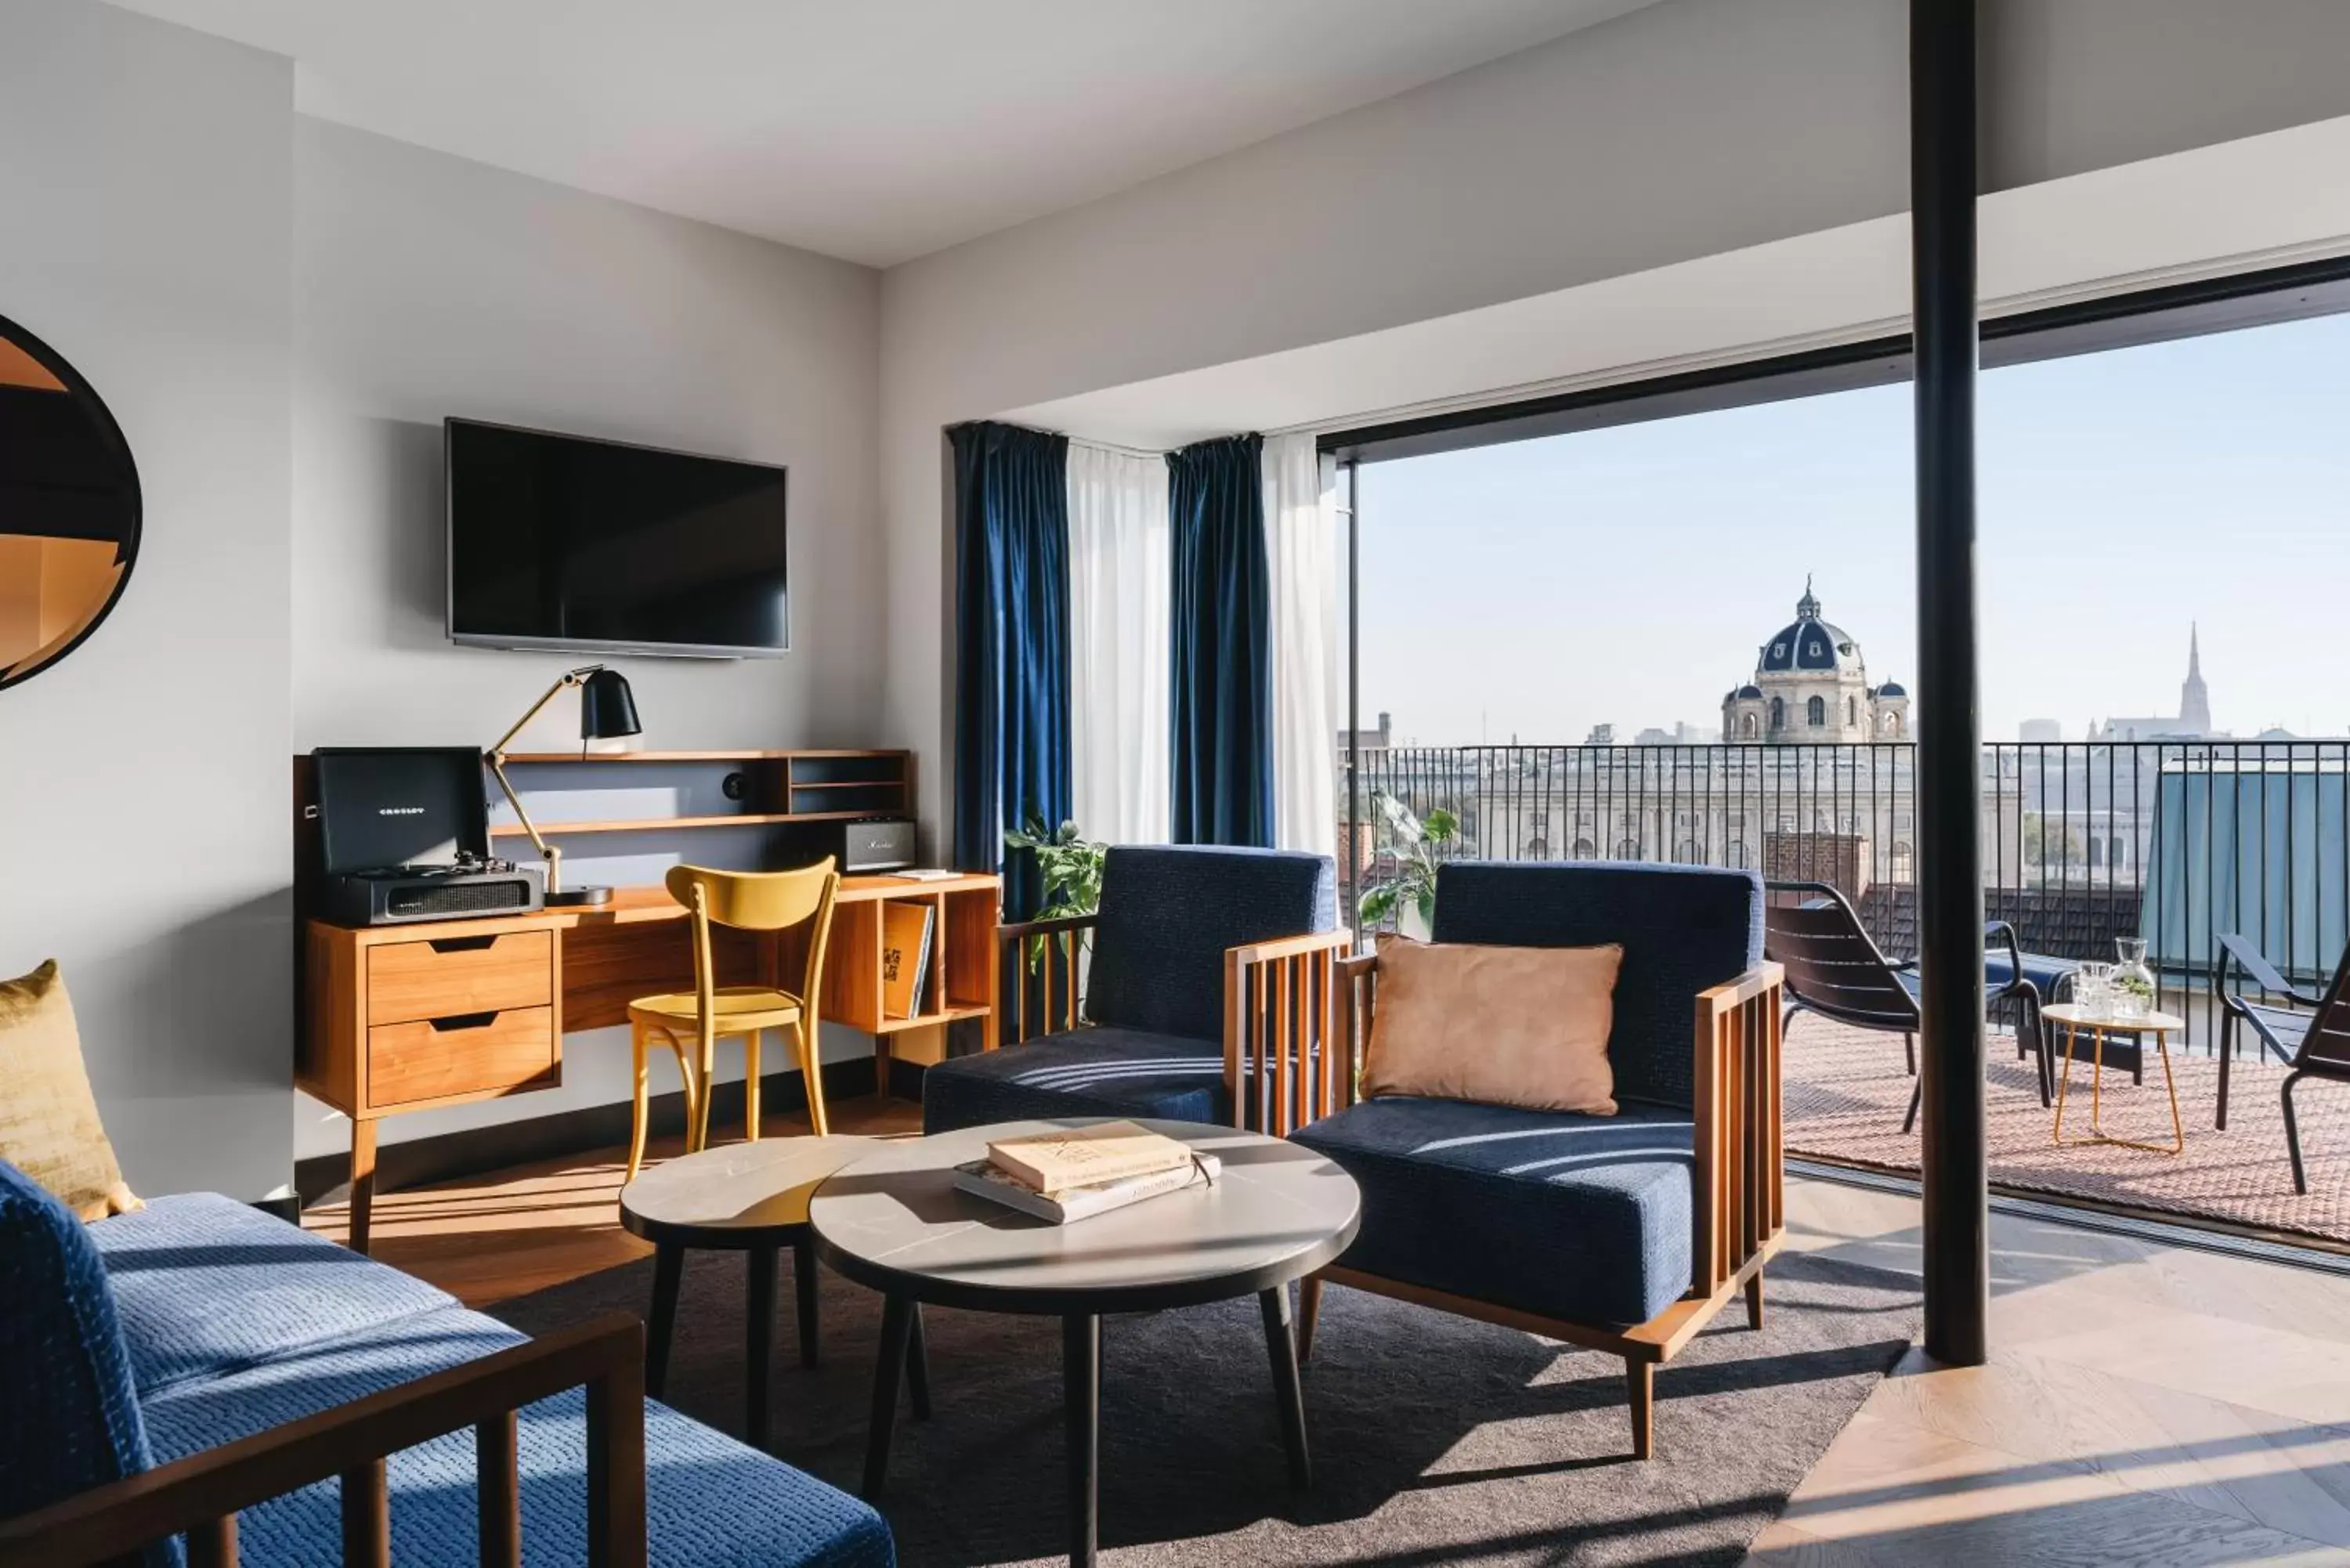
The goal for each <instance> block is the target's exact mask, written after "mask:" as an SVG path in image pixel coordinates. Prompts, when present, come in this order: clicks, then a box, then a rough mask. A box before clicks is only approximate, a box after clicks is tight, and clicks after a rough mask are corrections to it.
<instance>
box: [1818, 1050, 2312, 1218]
mask: <svg viewBox="0 0 2350 1568" xmlns="http://www.w3.org/2000/svg"><path fill="white" fill-rule="evenodd" d="M2087 1048H2088V1043H2087V1042H2086V1041H2085V1040H2084V1041H2083V1042H2082V1049H2083V1050H2084V1051H2085V1050H2086V1049H2087ZM2171 1062H2172V1065H2173V1066H2174V1067H2175V1068H2176V1069H2177V1071H2178V1114H2179V1117H2180V1120H2181V1121H2182V1123H2183V1124H2184V1125H2185V1127H2186V1129H2187V1147H2186V1150H2185V1152H2184V1153H2181V1154H2178V1155H2167V1154H2152V1153H2148V1152H2147V1151H2146V1150H2143V1149H2135V1148H2119V1147H2114V1146H2112V1145H2102V1146H2090V1147H2069V1148H2062V1149H2060V1148H2058V1147H2055V1145H2054V1137H2053V1135H2054V1126H2055V1122H2054V1116H2055V1113H2054V1111H2052V1110H2047V1109H2043V1107H2042V1106H2041V1104H2040V1090H2039V1085H2038V1081H2037V1079H2036V1077H2035V1075H2034V1067H2033V1063H2032V1062H2030V1061H2029V1060H2026V1061H2022V1062H2019V1061H2017V1060H2016V1059H2015V1045H2014V1041H2013V1038H2012V1036H2010V1035H2006V1034H1993V1035H1992V1036H1991V1064H1990V1068H1989V1071H1988V1074H1987V1082H1988V1085H1989V1089H1990V1093H1989V1096H1988V1106H1987V1108H1988V1121H1989V1125H1990V1144H1991V1180H1992V1181H1993V1182H1994V1183H1996V1184H1999V1185H2002V1186H2005V1187H2009V1188H2014V1189H2020V1190H2025V1191H2032V1192H2045V1193H2051V1194H2054V1195H2055V1196H2058V1197H2065V1198H2081V1199H2092V1200H2095V1201H2096V1202H2100V1203H2106V1204H2113V1205H2117V1206H2120V1207H2124V1208H2128V1209H2137V1210H2148V1211H2151V1212H2155V1213H2159V1214H2166V1215H2178V1216H2181V1217H2185V1218H2192V1219H2201V1220H2220V1221H2222V1222H2224V1223H2227V1224H2230V1225H2235V1226H2241V1227H2248V1228H2251V1229H2253V1230H2257V1231H2278V1232H2283V1233H2287V1234H2294V1235H2301V1236H2312V1237H2317V1238H2320V1239H2323V1240H2325V1241H2335V1242H2344V1243H2350V1087H2345V1085H2340V1084H2334V1083H2327V1082H2324V1081H2322V1080H2318V1079H2304V1080H2303V1082H2302V1085H2301V1086H2300V1087H2299V1088H2298V1089H2296V1090H2295V1091H2294V1093H2293V1106H2294V1108H2295V1110H2296V1112H2297V1113H2298V1115H2299V1116H2300V1120H2301V1152H2302V1158H2303V1160H2305V1161H2306V1162H2307V1165H2308V1169H2309V1193H2308V1196H2306V1197H2302V1196H2299V1195H2297V1194H2295V1193H2294V1191H2293V1168H2292V1166H2291V1165H2290V1164H2289V1163H2288V1162H2287V1161H2286V1158H2285V1143H2284V1115H2283V1112H2282V1109H2281V1107H2280V1106H2279V1104H2278V1100H2277V1089H2278V1086H2279V1085H2282V1083H2283V1082H2284V1074H2283V1071H2282V1069H2280V1068H2279V1067H2277V1066H2276V1065H2275V1064H2273V1063H2270V1064H2266V1065H2262V1064H2256V1063H2254V1062H2253V1061H2252V1059H2251V1056H2250V1055H2249V1054H2247V1055H2244V1056H2240V1057H2239V1058H2237V1060H2236V1063H2235V1066H2234V1068H2233V1070H2232V1072H2231V1075H2230V1083H2229V1088H2228V1130H2227V1131H2225V1132H2220V1131H2219V1130H2217V1129H2216V1128H2214V1127H2212V1125H2211V1122H2212V1116H2213V1112H2214V1111H2215V1109H2216V1108H2217V1106H2218V1105H2219V1092H2220V1063H2219V1060H2218V1058H2216V1057H2211V1056H2204V1055H2200V1054H2178V1053H2177V1052H2176V1051H2175V1050H2174V1054H2173V1055H2172V1057H2171ZM1783 1082H1784V1086H1785V1087H1784V1092H1785V1096H1786V1116H1787V1127H1786V1147H1787V1152H1788V1153H1789V1154H1790V1155H1806V1156H1812V1157H1815V1158H1823V1159H1830V1160H1836V1161H1840V1162H1842V1163H1845V1164H1849V1165H1865V1166H1869V1167H1873V1168H1877V1169H1879V1170H1888V1171H1896V1172H1901V1173H1904V1174H1913V1175H1914V1174H1915V1173H1916V1171H1917V1169H1918V1135H1917V1134H1916V1133H1915V1132H1912V1133H1909V1134H1908V1135H1907V1136H1904V1134H1903V1133H1902V1131H1901V1116H1902V1113H1903V1112H1904V1111H1905V1110H1906V1109H1907V1108H1908V1104H1909V1087H1910V1084H1911V1079H1910V1078H1909V1076H1908V1073H1907V1072H1906V1071H1905V1070H1904V1068H1903V1064H1902V1058H1901V1037H1900V1036H1899V1035H1898V1034H1878V1033H1871V1032H1869V1031H1866V1030H1862V1029H1854V1028H1850V1027H1848V1026H1846V1025H1845V1024H1841V1023H1831V1022H1829V1021H1828V1020H1826V1019H1824V1018H1820V1017H1817V1016H1815V1015H1814V1016H1806V1015H1804V1014H1801V1013H1798V1014H1797V1015H1796V1017H1795V1019H1794V1023H1790V1024H1789V1025H1788V1027H1787V1038H1786V1055H1785V1064H1784V1068H1783ZM2105 1124H2106V1131H2107V1132H2109V1133H2113V1134H2116V1136H2118V1137H2130V1138H2137V1139H2140V1140H2142V1141H2145V1142H2148V1143H2163V1144H2168V1142H2169V1140H2170V1102H2169V1100H2168V1097H2167V1096H2165V1095H2164V1093H2163V1088H2162V1066H2161V1064H2160V1063H2159V1062H2158V1060H2157V1059H2156V1057H2155V1055H2154V1053H2153V1050H2152V1049H2151V1047H2149V1048H2148V1050H2147V1062H2146V1082H2145V1083H2144V1084H2142V1085H2133V1084H2131V1082H2130V1077H2129V1074H2128V1073H2127V1072H2124V1071H2116V1069H2113V1068H2110V1067H2109V1068H2107V1069H2106V1075H2105ZM2088 1130H2089V1064H2088V1063H2087V1062H2085V1061H2080V1062H2075V1063H2074V1067H2073V1085H2072V1088H2071V1090H2070V1091H2069V1092H2068V1094H2067V1096H2066V1099H2065V1102H2064V1136H2065V1137H2067V1138H2068V1139H2069V1138H2072V1137H2075V1136H2076V1135H2078V1136H2085V1135H2086V1134H2087V1132H2088Z"/></svg>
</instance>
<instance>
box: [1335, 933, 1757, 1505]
mask: <svg viewBox="0 0 2350 1568" xmlns="http://www.w3.org/2000/svg"><path fill="white" fill-rule="evenodd" d="M1378 967H1379V961H1378V955H1377V954H1376V953H1368V954H1363V955H1361V956H1357V957H1350V958H1342V959H1340V960H1338V961H1337V963H1336V976H1335V978H1336V1009H1335V1016H1334V1018H1333V1021H1332V1026H1331V1033H1332V1036H1333V1038H1334V1040H1335V1042H1336V1044H1337V1046H1338V1047H1339V1049H1338V1050H1337V1051H1336V1052H1335V1053H1331V1052H1326V1053H1325V1055H1326V1057H1328V1056H1332V1055H1336V1056H1338V1057H1341V1058H1343V1061H1344V1070H1342V1071H1338V1072H1336V1073H1335V1074H1333V1075H1332V1081H1333V1083H1334V1084H1335V1085H1336V1087H1337V1089H1338V1090H1339V1095H1338V1099H1337V1103H1336V1104H1335V1105H1333V1106H1331V1109H1333V1110H1337V1109H1343V1108H1345V1106H1349V1105H1352V1104H1354V1103H1355V1102H1356V1100H1357V1098H1358V1097H1359V1096H1360V1088H1361V1076H1362V1065H1361V1064H1362V1052H1363V1047H1364V1045H1365V1044H1367V1042H1368V1041H1369V1039H1370V1032H1371V1023H1372V1021H1373V1019H1374V1018H1375V1017H1376V1016H1377V1012H1378ZM1784 984H1785V976H1784V975H1783V972H1782V971H1781V970H1780V968H1779V966H1778V965H1777V964H1775V963H1768V962H1765V963H1762V964H1758V965H1756V966H1755V967H1754V968H1752V969H1751V970H1748V971H1746V972H1745V973H1744V974H1742V975H1740V976H1739V977H1738V978H1737V979H1735V980H1732V981H1726V982H1724V983H1723V984H1721V985H1717V986H1714V987H1713V988H1712V989H1711V990H1709V991H1704V992H1699V994H1698V998H1697V1017H1696V1028H1695V1038H1694V1042H1693V1048H1694V1051H1695V1063H1694V1066H1695V1074H1694V1082H1695V1085H1696V1096H1695V1104H1694V1105H1693V1106H1691V1107H1690V1110H1691V1119H1692V1120H1693V1121H1694V1123H1695V1150H1694V1152H1695V1156H1696V1166H1695V1168H1694V1170H1693V1171H1692V1173H1691V1176H1690V1185H1691V1188H1692V1189H1693V1196H1694V1198H1695V1203H1694V1204H1693V1206H1692V1208H1693V1218H1694V1234H1693V1235H1692V1236H1691V1238H1690V1241H1691V1246H1690V1258H1691V1262H1692V1266H1691V1268H1690V1287H1689V1290H1688V1292H1687V1293H1684V1294H1683V1295H1682V1296H1681V1298H1680V1299H1679V1301H1676V1302H1675V1303H1673V1304H1672V1305H1670V1306H1669V1307H1667V1308H1666V1309H1665V1310H1664V1311H1663V1312H1661V1313H1659V1314H1657V1315H1656V1316H1655V1317H1652V1318H1650V1319H1649V1320H1648V1322H1646V1323H1643V1324H1634V1325H1633V1326H1631V1327H1629V1328H1623V1327H1617V1326H1615V1325H1612V1324H1585V1323H1574V1322H1569V1321H1567V1320H1565V1319H1563V1318H1553V1317H1544V1316H1542V1315H1541V1314H1535V1313H1527V1312H1520V1311H1518V1310H1517V1309H1515V1308H1513V1307H1505V1306H1497V1305H1494V1304H1493V1303H1489V1302H1480V1301H1472V1300H1471V1299H1470V1298H1468V1297H1466V1296H1458V1295H1454V1294H1452V1293H1450V1292H1446V1291H1438V1290H1431V1289H1430V1288H1428V1287H1426V1286H1424V1285H1415V1284H1408V1283H1406V1282H1403V1281H1400V1280H1390V1279H1387V1278H1384V1277H1382V1276H1380V1275H1377V1274H1367V1273H1364V1272H1361V1271H1359V1270H1356V1269H1346V1268H1336V1267H1333V1268H1326V1269H1324V1270H1322V1271H1321V1272H1319V1273H1317V1274H1315V1275H1313V1276H1312V1277H1310V1278H1308V1279H1307V1280H1306V1282H1305V1287H1304V1291H1303V1293H1302V1295H1303V1299H1302V1301H1301V1303H1300V1308H1301V1310H1300V1313H1299V1317H1298V1356H1299V1358H1300V1359H1301V1360H1303V1359H1305V1357H1306V1356H1307V1355H1310V1354H1311V1353H1312V1350H1313V1345H1314V1324H1315V1318H1316V1316H1317V1314H1318V1313H1319V1310H1320V1307H1321V1297H1322V1286H1323V1284H1324V1283H1325V1282H1329V1283H1334V1284H1341V1285H1351V1286H1353V1287H1354V1288H1355V1289H1357V1290H1361V1291H1369V1292H1372V1293H1375V1294H1378V1295H1383V1296H1392V1297H1394V1298H1395V1299H1396V1300H1398V1301H1407V1302H1414V1303H1419V1305H1421V1306H1430V1307H1435V1308H1437V1309H1438V1310H1439V1311H1442V1312H1450V1313H1454V1314H1459V1315H1461V1316H1462V1317H1472V1318H1476V1319H1479V1320H1481V1321H1482V1322H1485V1323H1492V1324H1502V1325H1503V1326H1504V1327H1509V1328H1517V1329H1523V1330H1524V1331H1525V1332H1526V1333H1529V1334H1542V1335H1544V1336H1545V1337H1547V1338H1551V1339H1559V1340H1565V1342H1566V1343H1568V1344H1570V1345H1583V1346H1585V1347H1586V1348H1587V1349H1592V1350H1604V1351H1607V1352H1609V1353H1611V1354H1613V1355H1620V1356H1622V1357H1623V1358H1624V1379H1625V1385H1626V1387H1627V1390H1628V1392H1629V1394H1630V1397H1631V1414H1632V1456H1633V1458H1635V1459H1647V1458H1648V1456H1649V1454H1650V1452H1651V1451H1652V1450H1653V1448H1654V1440H1655V1439H1654V1430H1655V1424H1654V1420H1653V1418H1652V1416H1651V1411H1652V1408H1653V1406H1654V1402H1655V1393H1656V1369H1657V1367H1658V1366H1660V1365H1662V1364H1663V1363H1665V1362H1668V1361H1670V1360H1671V1359H1672V1358H1673V1357H1674V1356H1676V1355H1679V1354H1680V1351H1681V1347H1682V1346H1684V1345H1687V1344H1688V1343H1689V1342H1690V1339H1692V1338H1693V1337H1695V1336H1696V1334H1697V1333H1698V1331H1699V1330H1700V1329H1701V1328H1703V1327H1704V1326H1705V1325H1706V1324H1708V1323H1710V1322H1711V1321H1712V1319H1713V1315H1714V1314H1716V1313H1718V1312H1720V1311H1721V1309H1722V1308H1723V1307H1725V1306H1727V1305H1729V1304H1730V1302H1731V1298H1732V1297H1734V1296H1736V1295H1738V1294H1739V1293H1742V1292H1743V1293H1744V1294H1745V1297H1746V1322H1747V1325H1748V1326H1749V1327H1751V1328H1757V1329H1759V1328H1761V1327H1762V1326H1763V1267H1764V1265H1765V1264H1767V1263H1768V1262H1770V1261H1771V1259H1772V1258H1773V1257H1774V1256H1775V1255H1776V1254H1777V1253H1778V1251H1779V1248H1780V1246H1781V1244H1782V1243H1783V1241H1784V1240H1785V1236H1786V1195H1785V1174H1784V1166H1785V1151H1784V1147H1783V1143H1782V1140H1781V1120H1782V1116H1781V1111H1782V1106H1781V1099H1780V1082H1779V1064H1780V1038H1781V1024H1782V1018H1781V1007H1782V1005H1783V990H1784Z"/></svg>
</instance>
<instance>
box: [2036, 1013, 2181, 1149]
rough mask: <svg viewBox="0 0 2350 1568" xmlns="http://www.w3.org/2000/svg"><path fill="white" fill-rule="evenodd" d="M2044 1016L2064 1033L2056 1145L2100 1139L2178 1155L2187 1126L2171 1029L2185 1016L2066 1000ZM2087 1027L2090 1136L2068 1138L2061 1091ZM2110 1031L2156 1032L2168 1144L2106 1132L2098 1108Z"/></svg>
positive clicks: (2102, 1103)
mask: <svg viewBox="0 0 2350 1568" xmlns="http://www.w3.org/2000/svg"><path fill="white" fill-rule="evenodd" d="M2042 1016H2043V1018H2044V1019H2046V1021H2047V1022H2048V1023H2051V1024H2054V1026H2055V1027H2057V1028H2059V1029H2062V1030H2063V1031H2064V1076H2062V1077H2060V1078H2059V1079H2057V1080H2056V1133H2055V1141H2056V1143H2057V1145H2058V1147H2064V1146H2065V1145H2066V1144H2067V1143H2068V1142H2069V1143H2070V1144H2071V1145H2073V1146H2074V1147H2079V1146H2083V1145H2087V1144H2100V1143H2103V1144H2113V1145H2116V1146H2117V1147H2122V1148H2142V1149H2145V1150H2147V1151H2148V1152H2149V1153H2152V1154H2177V1153H2178V1152H2180V1151H2181V1150H2182V1149H2184V1148H2186V1147H2187V1127H2186V1124H2185V1123H2184V1122H2182V1121H2180V1120H2179V1116H2178V1076H2177V1075H2175V1074H2173V1073H2172V1072H2171V1070H2170V1033H2171V1031H2172V1030H2174V1029H2184V1028H2186V1027H2187V1021H2186V1020H2185V1019H2183V1018H2181V1017H2179V1016H2178V1015H2177V1014H2176V1013H2170V1012H2146V1013H2141V1014H2139V1015H2137V1016H2136V1017H2131V1018H2125V1017H2121V1016H2118V1015H2116V1014H2114V1013H2110V1012H2098V1011H2095V1010H2092V1009H2090V1008H2086V1007H2083V1006H2081V1005H2080V1004H2079V1003H2077V1002H2060V1003H2058V1004H2057V1005H2055V1006H2054V1007H2050V1008H2047V1009H2045V1010H2044V1011H2043V1013H2042ZM2083 1031H2086V1032H2087V1033H2088V1035H2089V1052H2090V1057H2089V1060H2090V1063H2091V1066H2090V1073H2089V1130H2090V1133H2091V1135H2092V1136H2090V1137H2085V1138H2072V1139H2069V1140H2068V1139H2067V1138H2066V1137H2064V1091H2065V1089H2066V1088H2068V1087H2069V1086H2070V1085H2072V1082H2073V1058H2074V1052H2075V1050H2076V1048H2077V1045H2078V1043H2079V1041H2080V1037H2081V1034H2082V1032H2083ZM2108 1034H2128V1035H2131V1036H2133V1037H2138V1036H2144V1035H2147V1034H2151V1035H2153V1036H2154V1044H2155V1049H2156V1051H2157V1052H2158V1053H2159V1054H2161V1057H2162V1083H2163V1086H2164V1087H2165V1088H2166V1089H2168V1091H2169V1093H2170V1145H2169V1147H2164V1146H2162V1145H2161V1144H2158V1143H2141V1142H2139V1141H2137V1139H2135V1138H2126V1137H2113V1136H2112V1135H2111V1134H2109V1133H2107V1132H2106V1129H2105V1126H2104V1123H2103V1120H2102V1113H2103V1111H2104V1109H2105V1096H2104V1082H2105V1064H2106V1036H2107V1035H2108Z"/></svg>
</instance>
